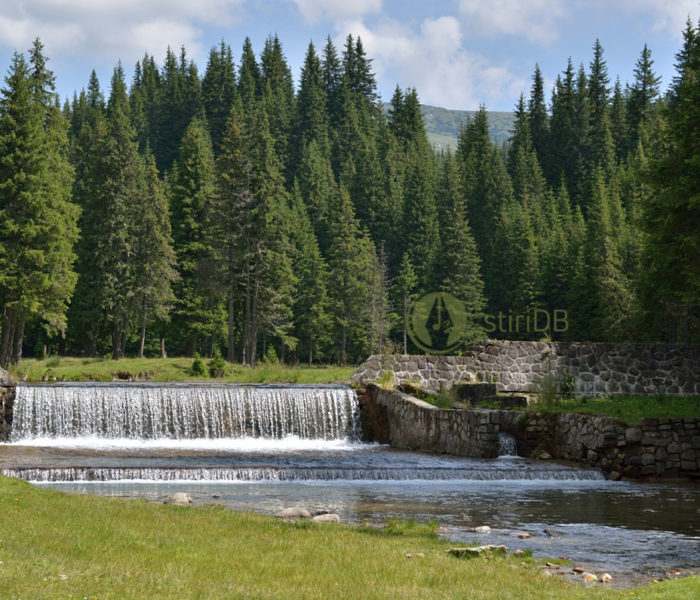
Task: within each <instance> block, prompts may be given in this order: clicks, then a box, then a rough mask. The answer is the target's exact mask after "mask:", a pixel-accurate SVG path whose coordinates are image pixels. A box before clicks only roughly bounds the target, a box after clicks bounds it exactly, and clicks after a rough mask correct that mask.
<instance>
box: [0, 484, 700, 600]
mask: <svg viewBox="0 0 700 600" xmlns="http://www.w3.org/2000/svg"><path fill="white" fill-rule="evenodd" d="M0 511H1V513H2V515H3V526H2V527H1V528H0V561H1V562H0V598H3V599H4V600H16V599H20V598H23V599H30V600H41V599H44V598H51V599H56V598H63V599H66V598H90V599H93V598H97V599H100V600H101V599H107V598H118V599H124V598H129V599H141V598H143V599H149V600H155V599H159V598H163V599H169V600H170V599H173V598H178V599H179V598H212V599H226V598H237V599H245V598H284V599H294V598H304V599H313V598H323V599H327V598H333V599H338V600H341V599H345V598H347V599H353V600H355V599H358V598H361V599H373V598H391V599H396V598H401V599H413V598H415V599H421V600H422V599H430V598H470V599H483V598H501V599H508V598H511V599H516V598H517V599H521V598H538V599H539V598H557V599H560V598H619V597H620V596H621V594H622V595H624V596H629V594H630V591H625V592H620V591H616V590H611V589H607V588H604V587H603V586H602V585H599V586H596V587H595V588H591V589H586V588H584V587H582V586H578V585H573V584H567V583H565V582H562V581H559V580H558V578H556V577H550V578H545V577H543V576H542V575H541V569H540V568H539V565H540V563H541V562H542V561H541V560H539V561H536V560H533V559H527V558H526V559H525V560H523V559H521V558H517V559H516V558H514V557H512V556H508V557H505V558H500V557H494V556H492V557H489V558H479V559H472V560H460V559H457V558H454V557H452V556H450V555H448V554H447V553H446V550H447V548H449V547H450V546H452V545H453V544H451V543H449V542H446V541H443V540H440V539H438V538H437V537H436V535H435V529H434V526H433V525H432V524H429V525H427V526H421V525H419V524H412V523H411V522H409V523H403V524H402V523H401V522H394V523H393V524H391V525H389V526H388V527H387V528H386V530H385V531H381V530H377V529H376V528H373V527H350V526H345V525H335V524H316V523H311V522H308V521H304V522H300V523H294V522H281V521H278V520H276V519H273V518H269V517H264V516H260V515H252V514H245V513H237V512H233V511H230V510H227V509H224V508H222V507H218V506H206V507H184V508H183V507H173V506H164V505H156V504H152V503H148V502H146V501H143V500H124V499H107V498H99V497H93V496H81V495H70V494H64V493H61V492H56V491H53V490H49V489H45V488H36V487H33V486H31V485H30V484H28V483H26V482H23V481H19V480H13V479H8V478H3V477H0ZM407 554H411V555H412V556H413V558H407V557H406V555H407ZM698 593H700V579H699V578H697V577H694V578H687V579H683V580H680V581H672V582H662V583H660V584H656V585H649V586H646V587H643V588H638V589H635V590H634V595H635V597H637V598H657V599H669V600H670V599H674V600H678V599H682V598H697V597H698Z"/></svg>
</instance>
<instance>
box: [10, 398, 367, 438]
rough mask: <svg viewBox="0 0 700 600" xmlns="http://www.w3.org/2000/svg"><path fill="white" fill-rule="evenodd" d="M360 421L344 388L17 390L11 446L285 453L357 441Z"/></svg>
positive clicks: (354, 404) (353, 400)
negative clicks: (248, 442) (256, 447)
mask: <svg viewBox="0 0 700 600" xmlns="http://www.w3.org/2000/svg"><path fill="white" fill-rule="evenodd" d="M358 415H359V405H358V402H357V397H356V395H355V392H354V391H353V390H352V389H350V388H345V387H293V386H289V387H254V386H197V387H194V386H193V387H188V386H152V385H141V386H135V385H110V386H104V385H75V386H71V385H60V386H19V387H18V388H17V396H16V398H15V403H14V420H13V424H12V433H11V435H10V442H12V443H31V444H32V445H45V444H51V445H56V444H60V445H70V446H75V445H79V446H82V445H86V446H89V447H91V448H94V447H96V446H99V445H100V444H107V445H110V446H116V445H120V446H123V445H124V444H125V440H130V441H129V442H126V443H127V444H132V443H134V442H135V443H136V444H137V445H139V444H143V443H144V442H147V443H149V442H155V443H156V447H162V444H166V446H167V444H168V440H169V441H182V440H187V443H188V445H189V444H192V443H193V441H196V443H197V444H201V443H202V442H201V441H202V440H216V444H223V445H225V446H226V447H228V448H230V445H231V443H232V442H231V440H232V439H233V440H237V439H251V438H252V439H265V440H284V442H283V443H281V444H280V447H286V446H287V445H288V444H289V443H290V442H291V445H292V446H294V445H295V444H297V446H298V444H299V442H297V441H296V440H315V441H316V440H326V441H335V442H337V441H339V440H354V439H357V438H358V434H359V430H358ZM107 440H109V441H107ZM205 446H206V443H205ZM178 447H181V444H179V445H178Z"/></svg>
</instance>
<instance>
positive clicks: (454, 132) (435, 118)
mask: <svg viewBox="0 0 700 600" xmlns="http://www.w3.org/2000/svg"><path fill="white" fill-rule="evenodd" d="M384 110H385V111H386V112H388V111H389V104H388V103H386V102H385V103H384ZM421 111H422V113H423V120H424V121H425V130H426V132H427V133H428V139H429V140H430V143H431V144H432V145H433V146H435V148H438V149H444V150H447V148H452V149H453V150H454V149H455V148H456V147H457V138H458V137H459V128H460V125H462V123H466V122H467V119H469V118H472V119H473V118H474V115H476V111H475V110H448V109H446V108H440V107H439V106H428V105H427V104H422V105H421ZM514 118H515V115H514V113H512V112H498V111H495V112H489V125H490V128H491V139H492V140H493V141H494V142H496V143H498V144H499V145H500V144H502V143H503V142H505V141H506V140H507V139H508V138H509V137H510V136H511V135H512V133H511V130H512V129H513V120H514Z"/></svg>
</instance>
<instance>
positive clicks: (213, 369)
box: [207, 348, 226, 377]
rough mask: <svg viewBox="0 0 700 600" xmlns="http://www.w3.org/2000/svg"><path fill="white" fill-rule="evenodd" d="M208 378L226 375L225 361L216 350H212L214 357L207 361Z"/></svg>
mask: <svg viewBox="0 0 700 600" xmlns="http://www.w3.org/2000/svg"><path fill="white" fill-rule="evenodd" d="M207 367H208V368H209V377H224V376H225V375H226V361H225V360H224V359H223V357H222V356H221V352H220V351H219V349H218V348H216V349H215V350H214V356H213V357H212V358H211V359H210V360H209V364H208V365H207Z"/></svg>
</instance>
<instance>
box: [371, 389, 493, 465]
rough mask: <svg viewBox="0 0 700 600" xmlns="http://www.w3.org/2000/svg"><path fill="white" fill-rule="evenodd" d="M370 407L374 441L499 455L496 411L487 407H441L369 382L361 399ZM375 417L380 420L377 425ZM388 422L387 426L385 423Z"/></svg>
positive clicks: (425, 449)
mask: <svg viewBox="0 0 700 600" xmlns="http://www.w3.org/2000/svg"><path fill="white" fill-rule="evenodd" d="M360 402H361V404H362V407H363V409H364V410H365V411H372V412H373V416H370V421H371V425H372V428H373V429H374V430H375V431H376V430H377V429H379V430H380V431H382V433H383V436H382V435H375V436H374V438H375V439H376V440H377V441H381V442H388V443H390V444H391V445H392V446H393V447H394V448H402V449H406V450H421V451H423V452H438V453H447V454H457V455H459V456H471V457H478V458H494V457H496V456H498V431H499V426H498V414H497V412H496V411H488V410H441V409H439V408H436V407H435V406H433V405H432V404H428V403H427V402H424V401H422V400H418V399H416V398H413V397H412V396H409V395H408V394H404V393H402V392H398V391H395V390H385V389H383V388H381V387H379V386H377V385H374V384H369V386H368V388H367V392H366V394H365V395H364V397H363V398H362V399H361V400H360ZM377 419H379V420H381V423H380V425H379V426H377V424H376V423H377ZM386 425H388V427H386Z"/></svg>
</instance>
